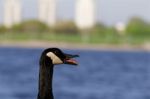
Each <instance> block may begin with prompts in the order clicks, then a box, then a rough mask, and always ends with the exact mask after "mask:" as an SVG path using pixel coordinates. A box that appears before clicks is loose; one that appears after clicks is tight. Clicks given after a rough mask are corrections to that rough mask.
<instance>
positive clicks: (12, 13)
mask: <svg viewBox="0 0 150 99" xmlns="http://www.w3.org/2000/svg"><path fill="white" fill-rule="evenodd" d="M20 22H21V2H20V0H5V4H4V25H5V26H6V27H11V26H12V25H14V24H19V23H20Z"/></svg>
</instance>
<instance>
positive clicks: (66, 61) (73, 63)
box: [65, 54, 79, 65]
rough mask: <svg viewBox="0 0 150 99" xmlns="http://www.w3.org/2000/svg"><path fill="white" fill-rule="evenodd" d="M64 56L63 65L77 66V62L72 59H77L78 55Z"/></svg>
mask: <svg viewBox="0 0 150 99" xmlns="http://www.w3.org/2000/svg"><path fill="white" fill-rule="evenodd" d="M65 56H66V59H65V64H70V65H78V63H77V61H76V60H75V59H73V58H75V57H79V55H71V54H65Z"/></svg>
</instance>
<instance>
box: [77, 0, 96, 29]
mask: <svg viewBox="0 0 150 99" xmlns="http://www.w3.org/2000/svg"><path fill="white" fill-rule="evenodd" d="M95 5H96V4H95V0H76V16H75V23H76V25H77V26H78V27H79V28H80V29H86V28H91V27H93V26H94V25H95V23H96V15H95V10H96V9H95Z"/></svg>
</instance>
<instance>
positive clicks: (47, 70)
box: [37, 48, 78, 99]
mask: <svg viewBox="0 0 150 99" xmlns="http://www.w3.org/2000/svg"><path fill="white" fill-rule="evenodd" d="M74 57H78V55H71V54H65V53H63V52H62V51H61V50H60V49H58V48H48V49H46V50H44V51H43V53H42V55H41V58H40V70H39V91H38V98H37V99H54V96H53V89H52V80H53V69H54V65H57V64H70V65H77V62H76V61H75V60H74V59H72V58H74Z"/></svg>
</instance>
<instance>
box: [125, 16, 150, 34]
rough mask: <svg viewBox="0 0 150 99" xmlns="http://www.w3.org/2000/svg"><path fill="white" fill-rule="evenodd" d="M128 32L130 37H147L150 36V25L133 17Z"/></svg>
mask: <svg viewBox="0 0 150 99" xmlns="http://www.w3.org/2000/svg"><path fill="white" fill-rule="evenodd" d="M126 32H127V33H128V34H130V35H135V36H136V35H139V36H142V35H143V36H145V35H149V34H150V25H149V23H148V22H146V21H144V20H143V19H141V18H138V17H133V18H131V20H130V21H129V23H128V25H127V28H126Z"/></svg>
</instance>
